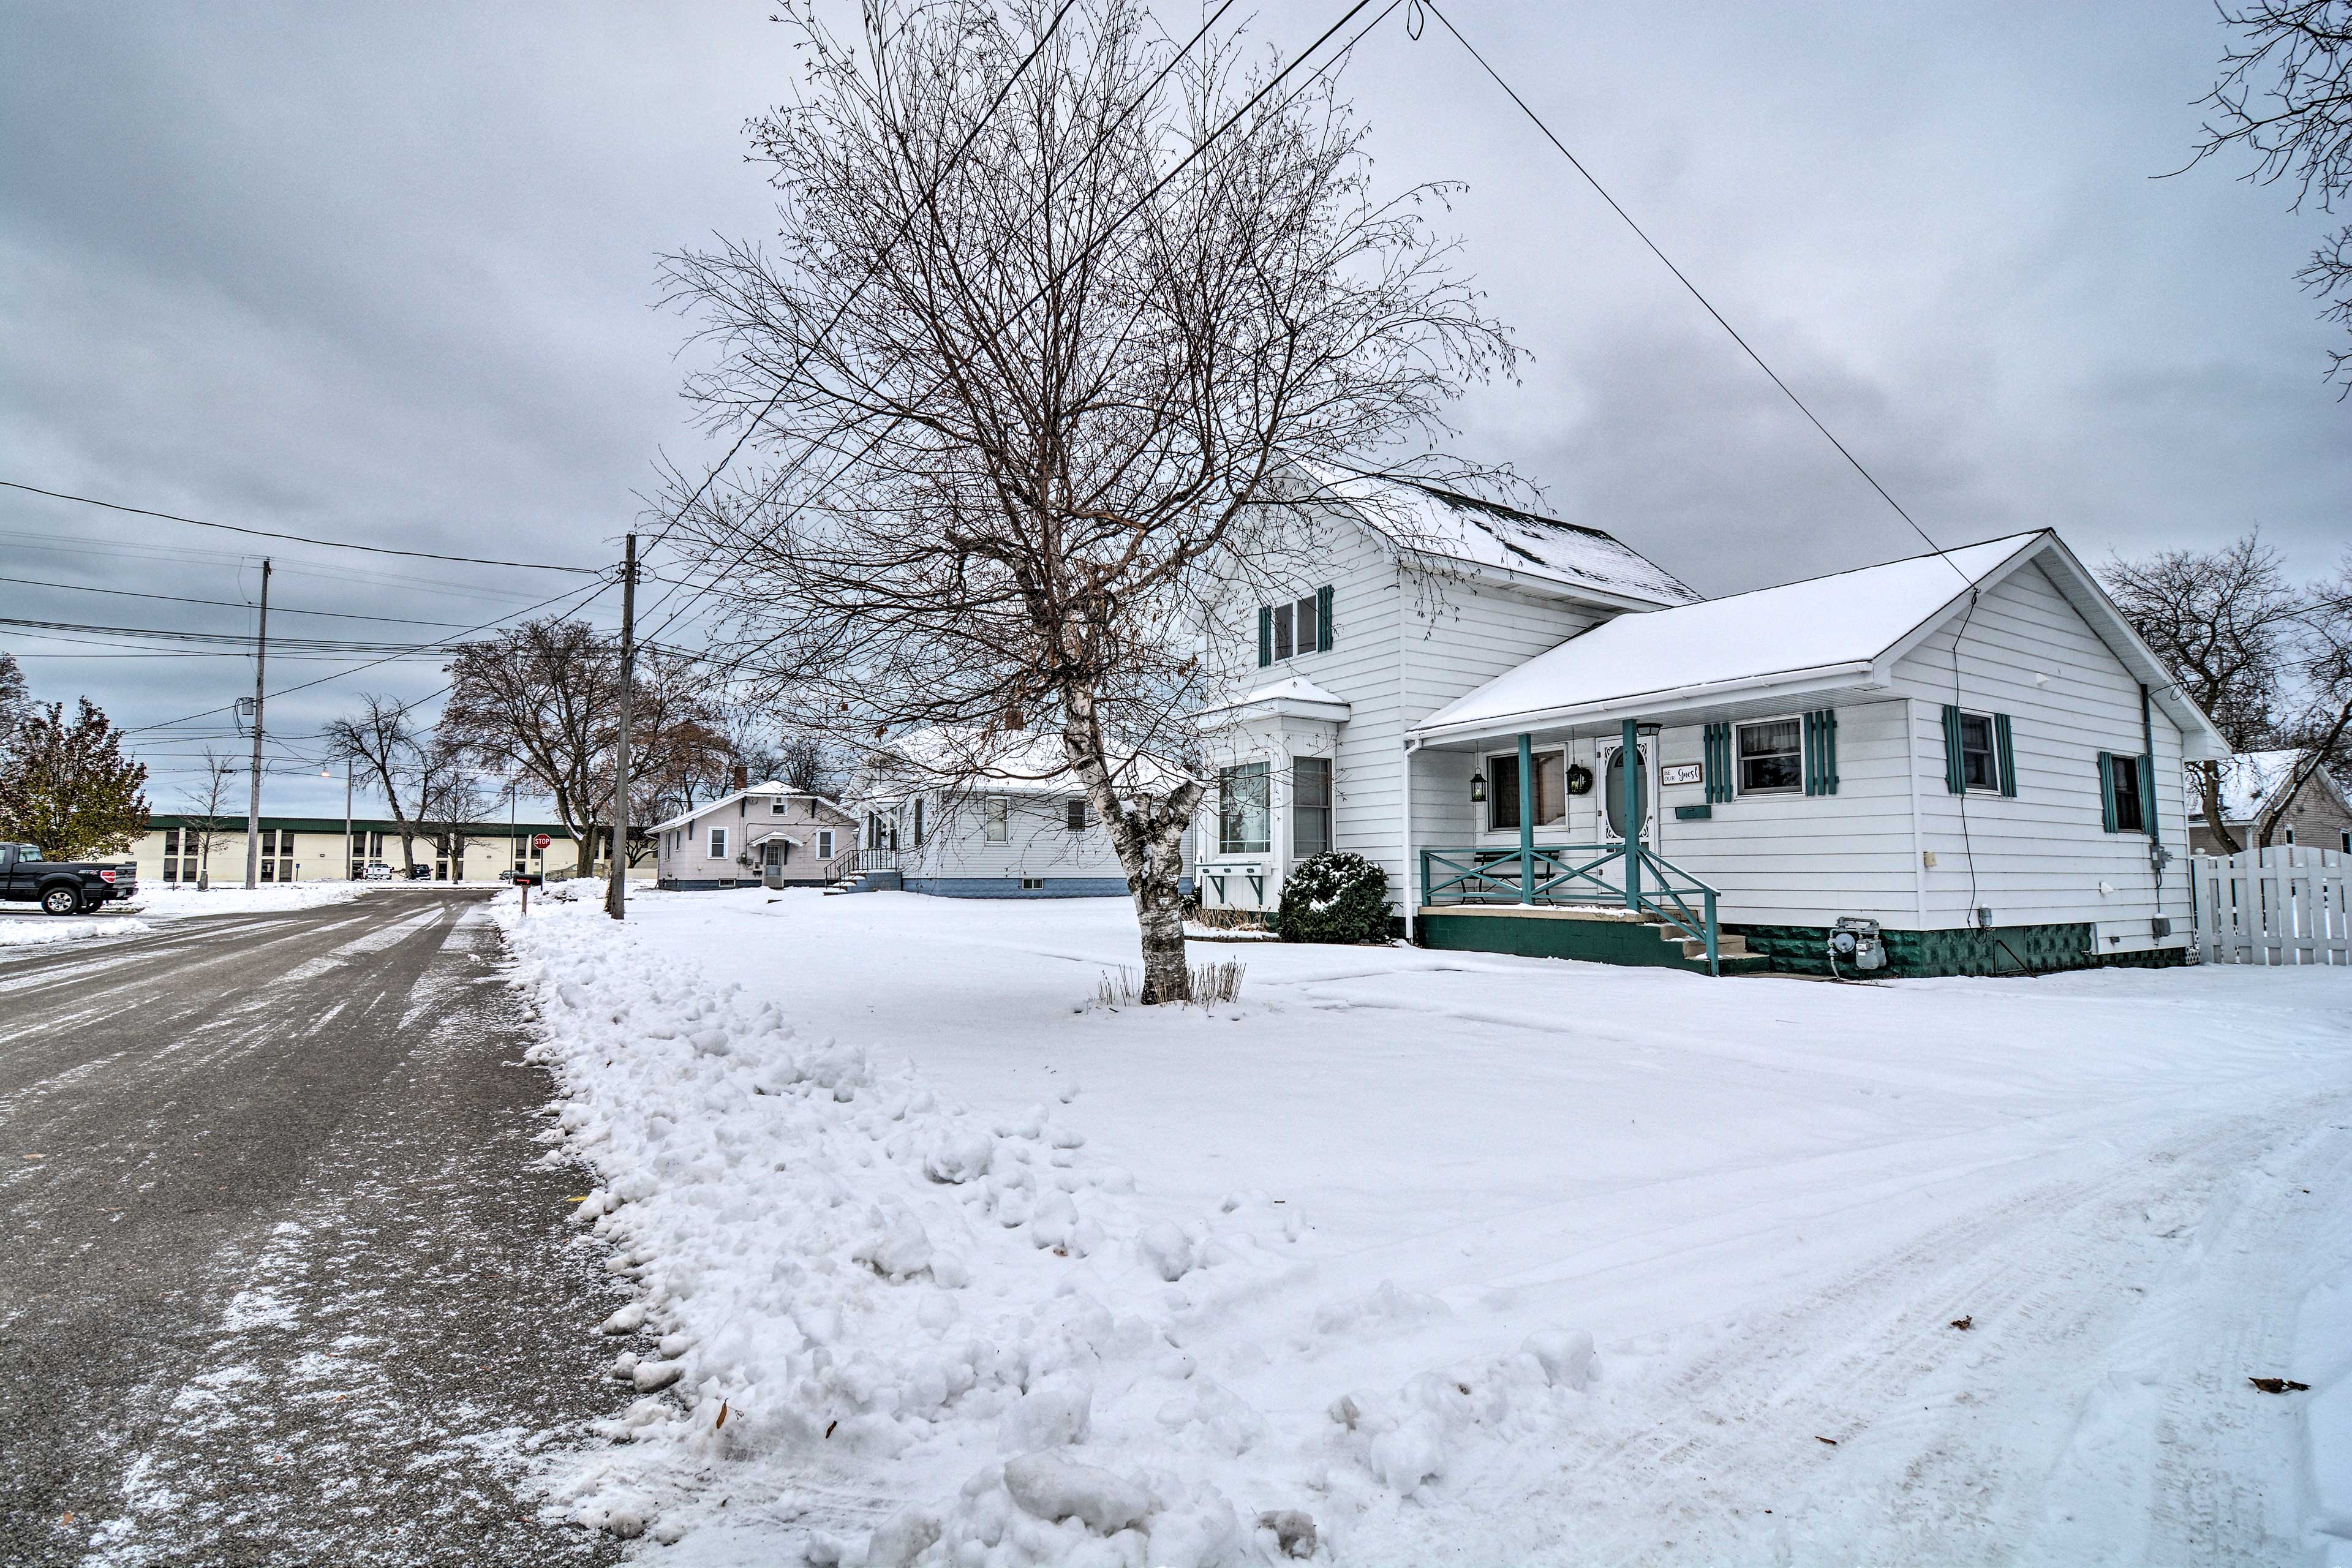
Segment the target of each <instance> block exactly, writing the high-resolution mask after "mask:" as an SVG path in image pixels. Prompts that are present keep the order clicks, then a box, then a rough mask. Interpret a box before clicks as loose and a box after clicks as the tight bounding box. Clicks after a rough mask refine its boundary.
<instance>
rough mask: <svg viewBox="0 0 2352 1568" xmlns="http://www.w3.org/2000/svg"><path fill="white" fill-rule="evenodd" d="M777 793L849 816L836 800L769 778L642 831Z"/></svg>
mask: <svg viewBox="0 0 2352 1568" xmlns="http://www.w3.org/2000/svg"><path fill="white" fill-rule="evenodd" d="M779 795H781V796H782V797H783V798H785V799H787V800H813V801H814V802H816V803H817V805H824V806H831V807H832V808H833V809H834V810H835V811H838V812H841V815H842V816H844V817H850V816H851V814H850V813H849V812H847V811H844V810H842V806H841V803H840V802H838V801H834V800H828V799H826V798H825V797H824V795H812V794H810V793H809V792H808V791H807V790H804V789H794V788H793V787H792V786H791V785H790V784H782V783H780V782H778V781H777V780H775V779H769V780H767V781H766V782H765V783H762V784H753V785H751V787H750V788H749V789H739V790H737V791H735V792H734V793H733V794H731V795H720V796H719V798H718V799H717V800H714V801H709V802H707V803H705V804H704V805H698V806H694V807H691V808H689V809H688V810H686V811H682V812H680V813H678V814H677V816H673V817H671V818H670V819H669V820H668V821H667V822H656V823H655V824H654V825H653V826H651V827H648V828H645V829H643V831H644V832H646V833H667V832H668V831H669V830H670V829H671V828H673V827H684V826H686V825H687V824H688V823H689V822H692V821H694V820H695V819H696V818H697V817H702V816H709V815H710V814H711V813H712V812H714V811H717V810H719V808H720V807H721V806H729V805H734V804H735V803H736V802H737V801H739V800H744V799H751V800H773V799H775V798H776V797H777V796H779Z"/></svg>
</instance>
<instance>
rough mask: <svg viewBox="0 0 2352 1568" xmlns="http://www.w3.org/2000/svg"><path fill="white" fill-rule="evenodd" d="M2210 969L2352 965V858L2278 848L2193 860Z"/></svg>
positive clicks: (2201, 941) (2201, 944) (2200, 944)
mask: <svg viewBox="0 0 2352 1568" xmlns="http://www.w3.org/2000/svg"><path fill="white" fill-rule="evenodd" d="M2189 883H2190V887H2191V889H2192V890H2193V892H2194V894H2195V896H2196V903H2197V949H2198V957H2199V958H2200V961H2201V962H2203V963H2260V964H2281V965H2284V964H2305V963H2352V909H2347V903H2346V900H2347V898H2352V857H2347V856H2345V855H2343V854H2342V853H2340V852H2338V851H2336V850H2334V849H2311V848H2299V847H2294V846H2292V845H2274V846H2273V847H2270V848H2268V849H2243V850H2241V851H2239V852H2238V853H2237V854H2235V855H2229V856H2221V855H2196V856H2191V857H2190V858H2189Z"/></svg>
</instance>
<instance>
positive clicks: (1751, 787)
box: [1739, 719, 1805, 795]
mask: <svg viewBox="0 0 2352 1568" xmlns="http://www.w3.org/2000/svg"><path fill="white" fill-rule="evenodd" d="M1804 737H1805V727H1804V723H1803V721H1801V720H1796V719H1768V720H1766V721H1763V722H1762V723H1760V724H1742V725H1740V726H1739V793H1740V794H1742V795H1783V794H1785V795H1793V794H1795V793H1796V792H1797V791H1799V790H1801V789H1803V788H1804V787H1805V753H1804Z"/></svg>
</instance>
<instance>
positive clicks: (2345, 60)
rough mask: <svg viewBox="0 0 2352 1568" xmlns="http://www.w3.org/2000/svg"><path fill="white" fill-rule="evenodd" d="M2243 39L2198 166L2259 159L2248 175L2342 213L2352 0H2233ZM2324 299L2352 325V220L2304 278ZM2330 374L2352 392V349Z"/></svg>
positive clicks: (2340, 354) (2349, 127) (2227, 69)
mask: <svg viewBox="0 0 2352 1568" xmlns="http://www.w3.org/2000/svg"><path fill="white" fill-rule="evenodd" d="M2221 19H2222V21H2223V22H2224V23H2226V24H2227V25H2228V26H2231V27H2232V28H2234V29H2235V30H2236V32H2237V35H2238V37H2237V39H2236V41H2234V42H2232V43H2231V46H2230V47H2229V48H2228V49H2227V50H2226V51H2225V52H2224V53H2223V54H2222V56H2221V77H2220V79H2219V80H2218V81H2216V82H2215V84H2214V87H2213V90H2212V92H2211V93H2210V95H2209V96H2208V97H2207V98H2206V100H2205V103H2206V105H2207V107H2208V108H2209V110H2210V118H2209V119H2208V120H2207V121H2206V122H2205V125H2204V129H2203V134H2202V135H2201V137H2200V140H2199V141H2198V143H2197V153H2196V157H2195V158H2193V159H2191V160H2190V163H2191V165H2192V166H2193V165H2194V164H2196V163H2202V162H2203V161H2204V160H2205V159H2207V158H2210V157H2213V156H2215V155H2217V154H2221V153H2231V154H2243V155H2248V156H2250V157H2251V159H2252V167H2251V168H2250V169H2248V170H2247V172H2246V174H2245V175H2244V178H2246V179H2248V180H2251V181H2252V182H2254V183H2255V184H2265V185H2266V184H2274V183H2276V182H2279V181H2282V180H2284V181H2287V182H2289V183H2291V184H2293V185H2294V202H2293V203H2292V204H2291V205H2292V207H2293V209H2294V210H2295V211H2298V212H2299V211H2301V210H2302V209H2303V206H2304V204H2305V203H2306V202H2309V203H2312V204H2314V205H2316V206H2317V207H2318V208H2319V210H2320V211H2321V212H2325V213H2333V212H2334V211H2335V210H2336V204H2337V203H2338V202H2339V201H2342V200H2343V199H2344V198H2345V197H2346V195H2347V194H2352V0H2251V3H2250V4H2245V5H2235V6H2232V5H2223V6H2222V7H2221ZM2297 277H2298V278H2299V279H2300V280H2301V281H2302V283H2303V285H2304V287H2305V289H2307V290H2309V291H2310V292H2311V293H2312V294H2314V295H2315V296H2317V297H2318V299H2319V300H2320V301H2321V305H2320V312H2319V313H2320V318H2321V320H2323V321H2333V322H2335V323H2336V325H2337V326H2340V327H2345V328H2347V329H2352V225H2347V226H2343V227H2340V228H2338V229H2337V230H2336V232H2335V233H2334V234H2331V235H2329V236H2328V237H2326V240H2324V241H2323V242H2322V243H2321V244H2320V246H2319V247H2318V248H2316V249H2315V250H2314V251H2313V252H2312V253H2311V259H2310V260H2309V261H2308V262H2307V263H2306V264H2305V267H2304V268H2303V270H2302V271H2301V272H2300V273H2299V274H2297ZM2327 357H2328V363H2329V375H2330V378H2331V379H2333V380H2336V381H2337V382H2340V383H2341V384H2342V391H2341V392H2339V393H2338V394H2337V395H2338V396H2339V397H2341V396H2344V395H2352V350H2340V349H2337V350H2330V351H2329V352H2328V356H2327Z"/></svg>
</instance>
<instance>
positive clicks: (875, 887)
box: [824, 871, 906, 899]
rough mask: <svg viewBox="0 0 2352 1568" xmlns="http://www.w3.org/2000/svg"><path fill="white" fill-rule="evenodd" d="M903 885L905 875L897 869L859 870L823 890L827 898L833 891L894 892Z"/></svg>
mask: <svg viewBox="0 0 2352 1568" xmlns="http://www.w3.org/2000/svg"><path fill="white" fill-rule="evenodd" d="M905 885H906V879H905V877H903V876H902V875H901V874H900V873H898V872H897V871H860V872H858V873H857V874H856V876H853V877H844V878H843V879H841V880H840V881H838V882H835V883H834V884H833V885H832V886H831V887H829V888H827V889H825V890H824V896H825V897H826V898H828V899H829V898H831V897H833V896H834V895H835V893H882V892H888V893H895V892H898V890H899V889H901V888H903V887H905Z"/></svg>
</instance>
